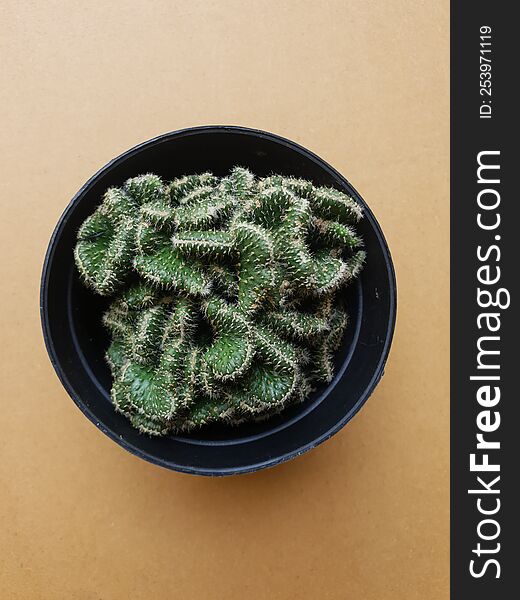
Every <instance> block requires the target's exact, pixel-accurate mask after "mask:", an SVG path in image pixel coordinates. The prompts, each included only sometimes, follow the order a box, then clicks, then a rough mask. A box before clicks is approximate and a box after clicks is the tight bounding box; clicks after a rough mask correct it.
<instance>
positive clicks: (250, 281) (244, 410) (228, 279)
mask: <svg viewBox="0 0 520 600" xmlns="http://www.w3.org/2000/svg"><path fill="white" fill-rule="evenodd" d="M361 218H362V211H361V209H360V207H359V205H358V204H357V203H356V202H355V201H354V200H353V199H352V198H350V197H349V196H347V195H346V194H344V193H342V192H340V191H338V190H335V189H332V188H327V187H315V186H313V185H312V183H310V182H308V181H304V180H301V179H295V178H290V177H283V176H278V175H274V176H270V177H266V178H263V179H257V178H255V177H254V176H253V174H252V173H250V172H249V171H248V170H247V169H244V168H241V167H236V168H234V169H233V170H232V171H231V173H230V174H229V175H228V176H227V177H223V178H218V177H215V176H214V175H212V174H211V173H203V174H198V175H187V176H185V177H182V178H180V179H176V180H174V181H172V182H170V183H166V182H164V181H162V180H161V178H160V177H158V176H156V175H152V174H147V175H141V176H139V177H134V178H132V179H129V180H128V181H126V182H125V183H124V185H123V186H122V187H121V188H110V189H109V190H107V191H106V193H105V195H104V197H103V200H102V202H101V204H100V206H99V207H98V208H97V209H96V211H95V212H94V213H93V214H92V215H91V216H90V217H88V218H87V219H86V221H85V222H84V223H83V225H82V226H81V228H80V230H79V232H78V240H77V244H76V247H75V250H74V256H75V261H76V265H77V268H78V271H79V273H80V275H81V277H82V279H83V281H84V282H85V283H86V284H87V285H88V286H89V287H91V288H92V289H93V290H94V291H95V292H97V293H98V294H101V295H103V296H107V297H110V298H111V304H110V306H109V308H108V310H107V311H106V312H105V314H104V315H103V323H104V325H105V327H106V328H107V329H108V331H109V332H110V334H111V343H110V346H109V348H108V350H107V353H106V360H107V362H108V364H109V366H110V369H111V372H112V376H113V385H112V392H111V397H112V402H113V404H114V406H115V409H116V410H117V411H119V412H121V413H122V414H124V415H126V416H127V417H128V418H129V420H130V421H131V423H132V425H133V426H135V427H136V428H138V429H139V430H140V431H141V432H144V433H148V434H150V435H158V436H160V435H167V434H169V433H177V432H187V431H191V430H193V429H195V428H199V427H202V426H204V425H207V424H210V423H223V424H238V423H241V422H243V421H247V420H259V419H265V418H268V417H269V416H270V415H273V414H275V413H279V412H280V411H281V410H283V409H284V408H285V407H286V406H288V405H289V404H292V403H296V402H301V401H303V400H305V399H306V398H307V397H308V396H309V394H310V392H311V391H312V390H313V389H314V388H313V386H315V385H317V384H319V383H320V382H324V383H326V382H330V381H331V379H332V377H333V370H334V369H333V356H334V352H335V351H336V350H337V349H338V347H339V345H340V344H341V339H342V336H343V332H344V330H345V327H346V326H347V322H348V318H347V313H346V309H345V306H344V304H343V301H342V299H341V293H339V292H340V290H341V289H342V288H343V287H344V286H345V285H346V284H347V283H348V282H349V281H350V280H352V279H353V278H355V277H356V276H357V275H358V273H359V271H360V270H361V268H362V265H363V263H364V260H365V252H364V251H363V249H362V246H363V244H362V240H361V238H360V237H359V235H358V234H357V233H356V231H355V228H354V227H355V225H356V223H358V222H359V220H360V219H361Z"/></svg>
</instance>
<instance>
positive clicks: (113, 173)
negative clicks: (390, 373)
mask: <svg viewBox="0 0 520 600" xmlns="http://www.w3.org/2000/svg"><path fill="white" fill-rule="evenodd" d="M235 165H241V166H244V167H248V168H249V169H251V171H252V172H253V173H255V174H256V175H258V176H265V175H268V174H270V173H280V174H283V175H294V176H297V177H303V178H305V179H309V180H311V181H313V182H314V183H315V184H317V185H328V186H334V187H337V188H339V189H341V190H345V191H346V192H347V193H349V194H350V195H351V196H353V197H354V198H355V199H356V200H357V201H358V202H359V203H360V204H361V205H362V206H363V208H364V211H365V218H364V219H363V220H362V221H361V223H360V224H359V226H358V231H359V233H360V234H361V235H362V237H363V239H364V242H365V246H366V250H367V263H366V266H365V268H364V270H363V271H362V274H361V277H360V278H359V279H358V280H357V281H356V282H355V283H354V284H352V285H351V286H350V287H349V288H348V289H347V291H346V294H347V306H348V308H349V313H350V317H351V323H350V326H349V328H348V330H347V333H346V335H345V340H344V344H343V347H342V350H341V351H340V352H338V356H337V360H336V376H335V378H334V380H333V381H332V383H331V384H330V385H329V386H328V387H326V388H325V387H323V389H321V390H317V391H316V392H315V393H314V394H313V395H312V396H311V397H310V398H309V399H308V400H307V401H306V402H305V403H303V404H301V405H298V406H294V407H291V408H288V409H286V410H285V411H284V412H283V413H282V414H281V415H279V416H277V417H273V418H272V419H270V420H268V421H265V422H262V423H255V424H248V425H241V426H239V427H235V428H231V427H226V428H224V427H213V428H210V429H206V430H201V431H200V432H197V433H193V434H191V435H186V436H171V437H167V438H152V437H148V436H147V435H143V434H140V433H139V432H138V431H137V430H135V429H134V428H133V427H132V426H131V425H130V423H129V421H128V420H127V419H126V418H125V417H123V416H122V415H120V414H118V413H116V412H115V410H114V408H113V406H112V404H111V403H110V393H109V391H110V386H111V376H110V373H109V370H108V367H107V365H106V363H105V360H104V352H105V350H106V348H107V346H108V341H109V340H108V336H107V333H106V332H105V330H104V329H103V327H102V325H101V315H102V312H103V310H104V309H105V307H106V305H107V301H106V300H104V299H103V298H100V297H98V296H96V295H95V294H93V293H92V292H90V291H89V290H88V289H87V288H86V287H85V286H84V285H83V284H82V283H81V281H80V280H79V277H78V273H77V271H76V268H75V265H74V259H73V248H74V245H75V243H76V233H77V231H78V228H79V226H80V225H81V223H82V222H83V220H84V219H85V218H86V217H87V216H88V215H90V214H91V213H92V212H93V211H94V209H95V207H96V205H97V204H98V203H99V202H100V200H101V197H102V194H103V192H104V191H105V190H106V189H107V188H108V187H110V186H119V185H121V184H122V183H123V182H124V181H125V180H126V179H127V178H129V177H132V176H135V175H138V174H140V173H147V172H154V173H157V174H159V175H161V176H163V177H164V178H165V179H173V178H175V177H178V176H181V175H184V174H186V173H195V172H202V171H212V172H213V173H215V174H216V175H224V174H226V173H228V171H229V170H230V169H231V167H233V166H235ZM40 301H41V319H42V326H43V336H44V338H45V343H46V346H47V350H48V353H49V356H50V359H51V362H52V364H53V366H54V368H55V370H56V373H57V374H58V377H59V378H60V380H61V382H62V384H63V385H64V387H65V389H66V390H67V392H68V393H69V394H70V396H71V397H72V399H73V400H74V402H75V403H76V404H77V405H78V407H79V408H80V409H81V411H82V412H83V413H84V414H85V415H86V416H87V417H88V418H89V419H90V420H91V421H92V422H93V423H94V424H95V425H96V427H98V428H99V429H100V430H101V431H102V432H103V433H105V434H106V435H108V436H109V437H110V438H112V439H113V440H114V441H115V442H117V443H118V444H120V445H121V446H123V448H126V449H127V450H129V451H130V452H132V453H133V454H135V455H137V456H139V457H141V458H144V459H145V460H148V461H150V462H152V463H155V464H158V465H161V466H163V467H167V468H169V469H174V470H177V471H184V472H187V473H196V474H199V475H231V474H236V473H245V472H249V471H256V470H258V469H263V468H265V467H270V466H273V465H276V464H278V463H281V462H283V461H286V460H289V459H291V458H293V457H295V456H298V455H300V454H302V453H303V452H306V451H307V450H310V449H311V448H314V447H315V446H317V445H318V444H320V443H321V442H323V441H325V440H326V439H328V438H329V437H330V436H332V435H333V434H334V433H336V432H337V431H339V430H340V429H341V428H342V427H343V426H344V425H345V424H346V423H348V422H349V421H350V419H351V418H352V417H353V416H354V415H355V414H356V412H357V411H358V410H359V409H360V408H361V406H362V405H363V404H364V403H365V401H366V400H367V398H368V397H369V395H370V394H371V393H372V391H373V390H374V388H375V386H376V385H377V383H378V382H379V379H380V378H381V376H382V375H383V369H384V365H385V362H386V359H387V356H388V352H389V349H390V344H391V340H392V335H393V331H394V325H395V316H396V283H395V275H394V269H393V265H392V260H391V258H390V252H389V250H388V246H387V244H386V241H385V239H384V237H383V233H382V232H381V229H380V227H379V225H378V223H377V221H376V219H375V217H374V215H373V214H372V213H371V211H370V209H369V208H368V206H367V205H366V204H365V202H364V201H363V199H362V198H361V197H360V195H359V194H358V193H357V192H356V190H355V189H354V188H353V187H352V186H351V185H350V183H349V182H348V181H347V180H346V179H345V178H344V177H342V176H341V175H340V174H339V173H338V172H337V171H335V170H334V169H333V168H332V167H331V166H329V165H328V164H327V163H326V162H324V161H323V160H321V159H320V158H319V157H317V156H316V155H315V154H313V153H312V152H309V151H308V150H306V149H305V148H302V147H301V146H299V145H298V144H295V143H294V142H291V141H289V140H286V139H284V138H281V137H279V136H277V135H274V134H272V133H266V132H263V131H258V130H254V129H247V128H244V127H228V126H209V127H195V128H191V129H182V130H180V131H175V132H173V133H166V134H164V135H161V136H159V137H157V138H155V139H152V140H149V141H147V142H144V143H143V144H140V145H138V146H136V147H135V148H132V149H131V150H128V151H127V152H125V153H124V154H122V155H121V156H119V157H118V158H115V159H114V160H112V161H111V162H110V163H108V164H107V165H106V166H105V167H103V168H102V169H101V170H100V171H98V173H96V174H95V175H94V176H93V177H92V178H91V179H90V180H89V181H87V183H86V184H85V185H84V186H83V187H82V188H81V189H80V190H79V192H78V193H77V194H76V195H75V196H74V198H73V199H72V201H71V203H70V204H69V205H68V207H67V208H66V210H65V212H64V213H63V215H62V217H61V219H60V220H59V222H58V225H57V226H56V229H55V231H54V233H53V235H52V238H51V240H50V243H49V248H48V250H47V255H46V257H45V263H44V266H43V275H42V285H41V299H40Z"/></svg>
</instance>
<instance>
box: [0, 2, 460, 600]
mask: <svg viewBox="0 0 520 600" xmlns="http://www.w3.org/2000/svg"><path fill="white" fill-rule="evenodd" d="M106 4H108V5H106ZM0 23H1V25H0V27H1V30H0V56H1V57H2V58H1V60H2V67H1V79H0V97H1V103H0V106H1V111H0V131H1V133H2V138H3V139H2V144H1V146H0V164H1V175H0V190H1V192H0V193H1V210H2V217H1V222H0V245H1V248H0V270H1V271H0V282H1V285H2V293H1V295H0V301H1V309H0V332H1V344H0V364H1V373H2V375H1V378H0V399H1V419H0V423H1V428H2V431H1V434H0V531H1V533H0V545H1V548H0V597H1V598H2V600H3V599H4V598H5V599H8V600H11V599H19V598H20V599H21V598H23V599H26V598H27V599H31V600H37V599H40V598H42V599H50V600H54V599H62V598H63V599H67V600H69V599H76V598H77V599H81V600H99V599H103V600H112V599H121V600H122V599H127V598H131V599H141V598H143V599H144V598H159V599H163V598H164V599H173V598H174V599H177V598H179V599H182V600H194V599H199V598H200V599H206V598H209V599H217V600H220V599H222V600H224V599H226V600H227V599H231V600H233V599H238V598H255V599H259V600H263V599H278V598H280V599H293V598H294V599H298V600H299V599H303V600H307V599H314V598H320V599H321V598H323V599H334V600H335V599H349V600H351V599H354V600H357V599H361V600H371V599H374V600H386V599H390V600H393V599H395V600H412V599H415V598H417V599H419V598H420V599H421V600H429V599H432V600H433V599H435V600H438V599H440V598H446V597H447V594H448V494H449V492H448V451H449V449H448V359H449V356H448V352H449V350H448V242H449V240H448V158H449V156H448V125H449V124H448V2H447V0H445V1H441V2H429V1H426V0H425V1H419V0H408V1H407V0H391V1H384V2H383V1H381V2H375V1H368V0H337V1H325V0H320V1H316V0H312V1H310V0H309V1H304V0H300V1H288V0H276V1H261V0H250V1H239V0H218V1H217V0H186V1H184V2H182V1H172V0H164V1H162V2H137V1H134V2H123V1H119V0H118V1H115V2H114V1H112V2H110V3H105V2H104V1H96V2H92V1H91V2H83V1H74V2H73V1H70V0H69V1H63V2H51V1H48V0H45V1H42V0H38V1H27V2H23V3H21V2H19V1H18V0H7V2H6V1H5V0H4V1H3V2H2V3H1V5H0ZM214 123H226V124H241V125H246V126H251V127H258V128H262V129H267V130H270V131H273V132H275V133H279V134H281V135H284V136H287V137H289V138H291V139H294V140H295V141H297V142H299V143H301V144H303V145H304V146H307V147H308V148H310V149H311V150H313V151H315V152H316V153H318V154H319V155H321V156H322V157H323V158H325V159H326V160H327V161H329V162H330V163H332V164H333V165H334V166H335V167H336V168H338V169H339V170H340V171H341V172H342V173H344V174H345V175H346V176H347V177H348V178H349V179H350V180H351V181H352V183H353V184H354V185H355V186H356V187H357V189H358V190H359V191H360V192H361V194H362V195H363V196H364V197H365V199H366V200H367V201H368V203H369V204H370V206H371V208H372V209H373V210H374V212H375V213H376V215H377V218H378V219H379V221H380V223H381V225H382V227H383V229H384V231H385V233H386V236H387V238H388V242H389V244H390V247H391V249H392V252H393V257H394V261H395V265H396V270H397V278H398V284H399V311H398V326H397V331H396V336H395V340H394V345H393V349H392V352H391V355H390V360H389V363H388V365H387V370H386V375H385V377H384V379H383V381H382V383H381V384H380V385H379V387H378V389H377V391H376V392H375V393H374V395H373V397H372V398H371V399H370V401H369V402H368V404H367V405H366V407H365V408H364V409H363V411H362V412H361V413H360V414H359V415H358V416H357V417H356V418H355V419H354V421H353V422H352V423H351V424H350V425H349V426H348V427H347V428H346V429H344V430H343V431H342V432H341V433H339V434H338V435H337V436H335V437H334V438H333V439H332V440H330V441H329V442H327V443H326V444H324V445H322V446H320V447H319V448H318V449H316V450H314V451H312V452H311V453H309V454H307V455H305V456H303V457H301V458H299V459H297V460H294V461H292V462H290V463H288V464H284V465H283V466H280V467H277V468H275V469H272V470H268V471H264V472H261V473H257V474H253V475H247V476H241V477H237V478H225V479H216V480H212V479H206V478H197V477H193V476H188V475H181V474H177V473H173V472H168V471H166V470H162V469H160V468H159V467H155V466H152V465H150V464H147V463H145V462H143V461H140V460H139V459H137V458H134V457H133V456H131V455H130V454H128V453H126V452H125V451H123V450H122V449H121V448H119V447H118V446H117V445H115V444H114V443H113V442H111V441H110V440H109V439H108V438H106V437H104V436H103V435H102V434H101V433H99V432H98V431H97V430H96V429H95V427H93V426H92V424H91V423H90V422H88V421H87V420H86V419H85V418H84V417H83V416H82V415H81V413H80V412H79V411H78V409H77V408H76V407H75V406H74V404H73V403H72V401H71V400H70V399H69V398H68V396H67V395H66V393H65V392H64V390H63V389H62V388H61V386H60V384H59V382H58V380H57V378H56V376H55V374H54V372H53V370H52V368H51V366H50V363H49V361H48V359H47V356H46V353H45V350H44V346H43V342H42V337H41V333H40V323H39V314H38V288H39V277H40V271H41V265H42V260H43V255H44V252H45V249H46V245H47V242H48V239H49V236H50V234H51V231H52V229H53V227H54V225H55V223H56V221H57V219H58V217H59V216H60V214H61V212H62V211H63V209H64V207H65V206H66V204H67V203H68V201H69V199H70V198H71V197H72V195H73V194H74V193H75V192H76V190H77V189H78V188H79V187H80V186H81V184H82V183H83V182H84V181H85V180H86V179H87V178H88V177H89V176H90V175H91V174H92V173H93V172H95V171H96V170H97V169H98V168H99V167H101V166H102V165H103V164H104V163H105V162H107V161H108V160H109V159H110V158H112V157H113V156H115V155H117V154H119V153H120V152H122V151H124V150H125V149H127V148H129V147H130V146H133V145H135V144H136V143H138V142H140V141H143V140H145V139H148V138H150V137H152V136H155V135H157V134H160V133H162V132H164V131H168V130H173V129H176V128H180V127H184V126H190V125H198V124H214Z"/></svg>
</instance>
